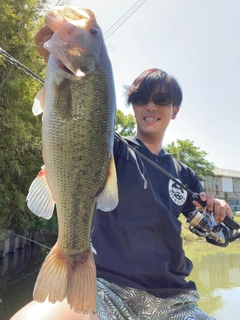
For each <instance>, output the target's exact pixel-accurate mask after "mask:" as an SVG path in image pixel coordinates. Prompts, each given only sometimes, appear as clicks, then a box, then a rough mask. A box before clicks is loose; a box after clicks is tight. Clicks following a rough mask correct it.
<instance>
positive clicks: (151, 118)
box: [143, 117, 160, 122]
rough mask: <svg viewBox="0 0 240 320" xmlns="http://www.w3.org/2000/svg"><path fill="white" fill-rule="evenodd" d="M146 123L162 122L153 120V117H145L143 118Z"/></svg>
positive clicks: (157, 119)
mask: <svg viewBox="0 0 240 320" xmlns="http://www.w3.org/2000/svg"><path fill="white" fill-rule="evenodd" d="M143 119H144V120H145V121H147V122H154V121H159V120H160V118H155V117H154V118H153V117H144V118H143Z"/></svg>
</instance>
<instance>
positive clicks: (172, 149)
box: [164, 139, 215, 180]
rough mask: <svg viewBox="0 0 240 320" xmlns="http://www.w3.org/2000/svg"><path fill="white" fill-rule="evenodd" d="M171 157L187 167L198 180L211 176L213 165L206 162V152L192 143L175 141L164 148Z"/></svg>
mask: <svg viewBox="0 0 240 320" xmlns="http://www.w3.org/2000/svg"><path fill="white" fill-rule="evenodd" d="M164 149H165V150H166V151H167V152H169V153H171V154H172V156H174V157H175V158H177V159H178V160H180V161H181V162H183V163H185V164H186V165H187V166H189V167H190V168H191V169H192V170H193V171H195V173H196V175H197V176H198V178H199V179H200V180H203V179H204V177H206V176H212V175H213V170H214V169H215V165H214V164H213V163H212V162H209V161H207V160H206V158H205V157H206V156H207V155H208V154H207V152H205V151H203V150H200V148H199V147H196V146H194V144H193V141H190V140H179V139H178V140H177V141H176V143H175V142H172V143H170V144H168V145H167V146H165V147H164Z"/></svg>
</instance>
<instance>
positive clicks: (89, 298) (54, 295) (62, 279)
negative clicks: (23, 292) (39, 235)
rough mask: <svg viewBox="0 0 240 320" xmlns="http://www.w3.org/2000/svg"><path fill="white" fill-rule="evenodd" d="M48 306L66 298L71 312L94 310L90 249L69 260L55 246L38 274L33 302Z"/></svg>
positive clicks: (94, 272)
mask: <svg viewBox="0 0 240 320" xmlns="http://www.w3.org/2000/svg"><path fill="white" fill-rule="evenodd" d="M47 298H48V300H49V301H50V302H52V303H55V302H56V301H60V302H61V301H63V300H64V299H65V298H67V302H68V303H69V305H70V308H71V309H73V310H74V311H75V312H85V313H89V312H95V311H96V268H95V264H94V259H93V255H92V252H91V249H89V250H87V251H86V252H84V253H82V254H78V255H76V256H75V257H74V259H72V260H69V259H68V258H66V257H64V255H63V254H62V253H61V252H60V250H59V249H58V244H56V245H55V246H54V247H53V248H52V250H51V251H50V253H49V255H48V256H47V257H46V259H45V261H44V263H43V265H42V268H41V270H40V272H39V275H38V278H37V281H36V284H35V288H34V292H33V299H34V300H35V301H38V302H43V301H45V300H46V299H47Z"/></svg>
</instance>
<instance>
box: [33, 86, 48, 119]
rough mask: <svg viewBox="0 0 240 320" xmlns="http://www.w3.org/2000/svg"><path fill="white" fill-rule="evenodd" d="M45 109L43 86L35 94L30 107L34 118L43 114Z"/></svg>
mask: <svg viewBox="0 0 240 320" xmlns="http://www.w3.org/2000/svg"><path fill="white" fill-rule="evenodd" d="M44 108H45V87H44V86H43V87H42V89H41V90H40V91H38V93H37V94H36V96H35V98H34V102H33V106H32V112H33V114H34V115H35V116H38V115H39V114H41V113H42V112H43V110H44Z"/></svg>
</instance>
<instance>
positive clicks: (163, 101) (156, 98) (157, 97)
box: [131, 92, 172, 106]
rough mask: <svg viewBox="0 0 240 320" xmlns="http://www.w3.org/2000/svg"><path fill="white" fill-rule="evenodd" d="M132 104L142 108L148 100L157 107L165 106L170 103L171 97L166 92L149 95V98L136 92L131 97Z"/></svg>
mask: <svg viewBox="0 0 240 320" xmlns="http://www.w3.org/2000/svg"><path fill="white" fill-rule="evenodd" d="M131 100H132V101H131V102H132V104H135V105H137V106H144V105H145V104H147V103H148V102H149V101H150V100H152V101H153V103H154V104H156V105H157V106H167V105H169V104H170V103H172V97H171V95H170V94H169V93H167V92H156V93H154V94H153V95H151V96H150V97H149V98H147V97H146V96H144V95H143V94H141V93H140V92H136V93H134V94H133V95H132V99H131Z"/></svg>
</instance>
